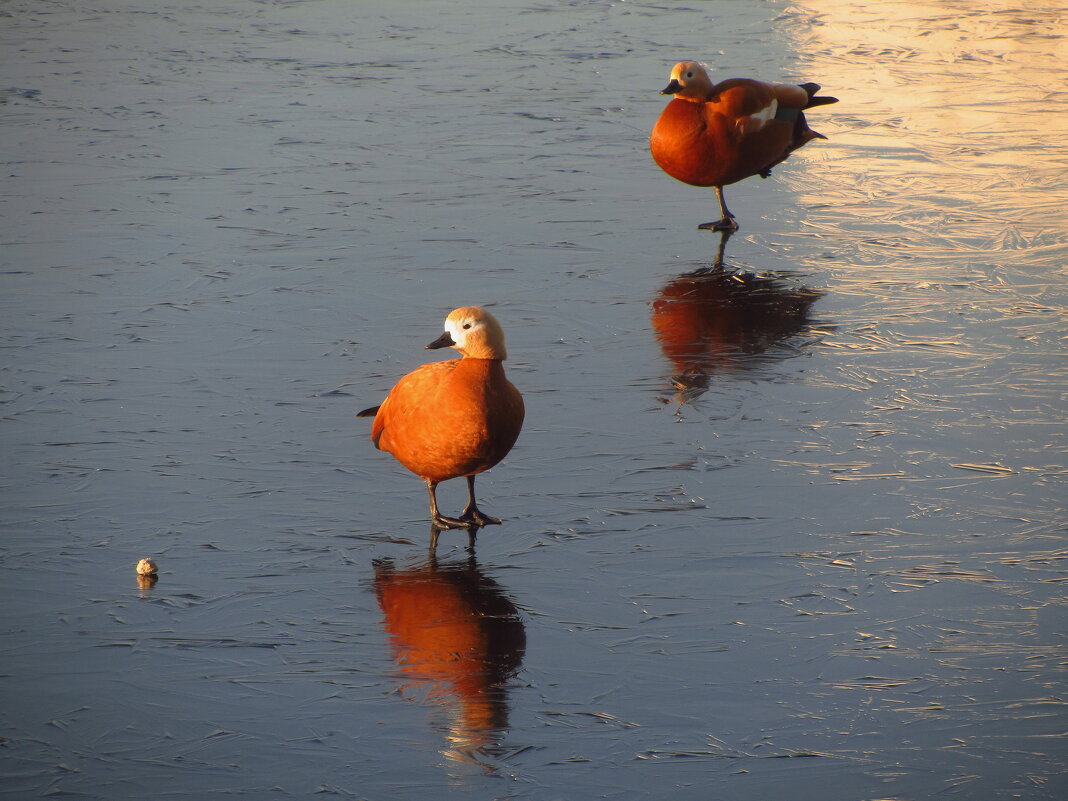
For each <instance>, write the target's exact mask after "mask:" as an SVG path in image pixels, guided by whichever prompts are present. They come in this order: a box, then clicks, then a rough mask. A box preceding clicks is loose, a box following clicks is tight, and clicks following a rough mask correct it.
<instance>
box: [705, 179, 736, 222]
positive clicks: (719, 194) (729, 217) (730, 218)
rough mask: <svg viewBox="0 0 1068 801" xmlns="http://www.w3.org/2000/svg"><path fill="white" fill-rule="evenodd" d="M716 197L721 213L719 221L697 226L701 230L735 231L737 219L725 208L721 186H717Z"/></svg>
mask: <svg viewBox="0 0 1068 801" xmlns="http://www.w3.org/2000/svg"><path fill="white" fill-rule="evenodd" d="M715 190H716V199H717V200H718V201H719V213H720V214H722V215H723V217H722V218H721V219H720V221H719V222H707V223H702V224H701V225H699V226H697V227H698V228H699V229H700V230H702V231H737V230H738V221H737V220H736V219H735V218H734V215H733V214H731V211H730V209H728V208H727V203H726V202H725V201H724V200H723V187H722V186H717V187H715Z"/></svg>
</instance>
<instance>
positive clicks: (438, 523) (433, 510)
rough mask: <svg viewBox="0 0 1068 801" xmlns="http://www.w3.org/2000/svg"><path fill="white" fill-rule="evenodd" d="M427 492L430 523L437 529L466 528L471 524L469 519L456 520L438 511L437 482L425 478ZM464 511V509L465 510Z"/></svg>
mask: <svg viewBox="0 0 1068 801" xmlns="http://www.w3.org/2000/svg"><path fill="white" fill-rule="evenodd" d="M426 489H427V493H428V494H429V495H430V525H432V526H433V527H434V528H436V529H438V530H445V529H450V528H467V527H468V526H470V525H471V523H470V522H469V521H465V520H457V519H456V518H455V517H445V515H443V514H442V513H441V512H439V511H438V496H437V489H438V482H437V481H431V480H430V479H429V478H428V479H426ZM465 513H466V510H465Z"/></svg>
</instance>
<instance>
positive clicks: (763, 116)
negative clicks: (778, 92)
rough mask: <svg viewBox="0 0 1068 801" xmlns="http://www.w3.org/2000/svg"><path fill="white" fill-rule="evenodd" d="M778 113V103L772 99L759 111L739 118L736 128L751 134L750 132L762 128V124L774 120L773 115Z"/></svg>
mask: <svg viewBox="0 0 1068 801" xmlns="http://www.w3.org/2000/svg"><path fill="white" fill-rule="evenodd" d="M778 111H779V101H778V100H776V99H775V98H774V97H773V98H772V99H771V102H770V103H768V104H767V105H766V106H764V108H762V109H760V111H757V112H754V113H753V114H750V115H749V116H748V117H741V118H739V120H738V127H739V128H741V129H742V130H743V132H744V133H751V132H752V131H759V130H760V129H761V128H763V127H764V124H765V123H766V122H767V121H768V120H773V119H775V115H776V114H777V113H778Z"/></svg>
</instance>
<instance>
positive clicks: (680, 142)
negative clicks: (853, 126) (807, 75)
mask: <svg viewBox="0 0 1068 801" xmlns="http://www.w3.org/2000/svg"><path fill="white" fill-rule="evenodd" d="M819 89H820V87H819V84H815V83H806V84H801V85H800V86H793V85H789V84H780V83H763V82H761V81H754V80H750V79H748V78H731V79H729V80H726V81H721V82H720V83H717V84H715V85H713V83H712V81H711V80H710V79H709V77H708V73H707V72H705V69H704V67H702V66H701V65H700V64H698V63H697V62H696V61H681V62H679V63H678V64H676V65H675V67H674V69H672V70H671V82H670V83H669V84H668V85H667V87H665V88H664V90H663V91H662V92H661V94H665V95H674V96H675V98H674V100H672V101H671V102H670V103H668V104H667V108H665V109H664V111H663V113H662V114H661V115H660V119H658V120H657V121H656V125H655V126H654V127H653V133H652V136H651V137H650V139H649V146H650V149H651V150H652V153H653V159H654V160H655V161H656V163H657V164H659V165H660V168H661V169H662V170H663V171H664V172H666V173H667V174H668V175H670V176H671V177H672V178H677V179H678V180H680V181H682V182H683V183H687V184H692V185H693V186H711V187H714V188H715V190H716V198H717V199H718V200H719V208H720V213H721V215H722V217H721V219H720V220H719V221H718V222H712V223H704V224H703V225H701V226H700V227H701V228H704V229H707V230H713V231H737V230H738V222H737V221H736V220H735V218H734V215H733V214H731V212H730V211H729V210H728V209H727V204H726V203H725V202H724V200H723V187H724V186H726V185H727V184H733V183H736V182H738V181H741V180H742V179H743V178H748V177H749V176H751V175H759V176H761V177H762V178H767V177H768V175H770V174H771V168H772V167H774V166H775V165H776V164H778V163H779V162H781V161H783V160H784V159H785V158H786V157H787V156H789V155H790V154H791V153H792V152H793V151H795V150H797V148H799V147H801V146H802V145H804V144H805V143H806V142H808V141H810V140H812V139H826V138H827V137H825V136H823V134H818V133H816V132H815V131H813V130H812V129H811V128H809V127H808V123H807V122H806V121H805V114H804V110H805V109H809V108H812V107H813V106H823V105H826V104H828V103H837V102H838V99H837V98H834V97H816V92H818V91H819Z"/></svg>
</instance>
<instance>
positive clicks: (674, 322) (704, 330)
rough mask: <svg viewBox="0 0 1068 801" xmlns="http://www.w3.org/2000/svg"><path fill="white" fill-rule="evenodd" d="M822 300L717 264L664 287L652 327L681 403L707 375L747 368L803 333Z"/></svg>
mask: <svg viewBox="0 0 1068 801" xmlns="http://www.w3.org/2000/svg"><path fill="white" fill-rule="evenodd" d="M723 236H724V237H726V236H727V234H724V235H723ZM820 295H821V293H820V292H818V291H816V290H814V289H807V288H806V287H803V286H791V285H789V284H788V283H786V282H785V281H782V280H780V279H777V278H770V277H767V276H759V275H753V274H752V273H746V272H735V271H733V270H724V269H723V267H722V264H720V263H718V262H717V264H716V265H715V266H713V267H712V268H704V269H701V270H695V271H694V272H691V273H685V274H683V275H680V276H677V277H675V278H674V279H672V280H671V281H669V282H668V283H667V284H665V285H664V287H663V288H662V289H661V290H660V293H659V294H658V295H657V297H656V299H655V300H654V301H653V304H652V305H653V310H652V324H653V330H654V331H655V332H656V338H657V340H659V342H660V348H661V350H662V351H663V353H664V356H666V357H667V358H668V359H669V360H670V361H671V363H672V365H673V367H674V370H675V375H674V376H673V380H674V382H675V384H676V386H677V387H678V389H679V390H680V392H681V393H682V396H683V399H685V398H686V397H692V396H695V395H699V394H700V393H701V392H703V391H704V390H705V389H707V387H708V376H709V375H710V374H712V373H714V372H716V371H721V370H738V369H744V368H746V367H749V366H751V365H752V363H753V357H754V356H755V355H757V354H760V353H763V352H764V351H766V350H767V349H768V348H770V347H772V346H774V345H775V344H777V343H779V342H781V341H783V340H784V339H787V338H788V337H790V336H793V335H795V334H799V333H801V332H802V331H804V330H805V328H806V326H808V325H809V319H808V314H809V310H810V308H811V306H812V304H813V303H814V302H815V301H816V299H817V298H819V297H820Z"/></svg>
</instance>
